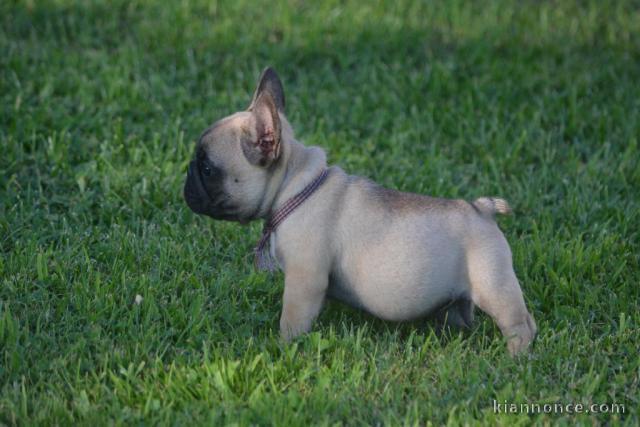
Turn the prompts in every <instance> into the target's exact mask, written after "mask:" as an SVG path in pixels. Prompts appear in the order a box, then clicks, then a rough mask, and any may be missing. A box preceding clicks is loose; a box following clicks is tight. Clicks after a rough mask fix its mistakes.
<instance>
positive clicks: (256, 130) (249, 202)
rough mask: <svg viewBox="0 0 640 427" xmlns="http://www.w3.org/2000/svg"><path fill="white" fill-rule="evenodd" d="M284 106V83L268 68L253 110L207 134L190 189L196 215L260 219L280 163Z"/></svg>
mask: <svg viewBox="0 0 640 427" xmlns="http://www.w3.org/2000/svg"><path fill="white" fill-rule="evenodd" d="M284 104H285V101H284V90H283V88H282V83H281V82H280V79H279V78H278V75H277V74H276V73H275V71H273V70H272V69H271V68H267V69H265V70H264V71H263V73H262V75H261V76H260V81H259V82H258V87H257V88H256V91H255V93H254V94H253V99H252V100H251V104H250V105H249V108H248V109H247V110H246V111H241V112H238V113H235V114H232V115H231V116H228V117H225V118H223V119H221V120H219V121H217V122H216V123H214V124H213V125H212V126H211V127H209V128H208V129H207V130H206V131H205V132H204V133H203V134H202V136H201V137H200V140H199V141H198V144H197V146H196V151H195V157H194V159H193V160H192V161H191V163H190V164H189V170H188V172H187V180H186V182H185V185H184V199H185V201H186V202H187V205H189V207H190V208H191V210H193V211H194V212H195V213H198V214H203V215H208V216H210V217H212V218H215V219H223V220H229V221H240V222H247V221H250V220H252V219H256V218H257V217H258V216H259V213H260V212H259V211H260V207H261V205H262V202H263V197H264V195H265V193H266V191H267V185H268V182H269V176H270V175H271V174H272V173H273V171H274V169H275V168H276V166H277V165H278V162H279V160H280V153H281V151H282V150H281V139H282V126H283V123H282V121H281V120H282V119H281V117H280V114H282V115H284Z"/></svg>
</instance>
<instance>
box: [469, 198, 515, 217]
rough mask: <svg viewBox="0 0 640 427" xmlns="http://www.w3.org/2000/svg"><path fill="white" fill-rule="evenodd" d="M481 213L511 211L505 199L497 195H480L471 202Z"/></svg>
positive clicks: (489, 213)
mask: <svg viewBox="0 0 640 427" xmlns="http://www.w3.org/2000/svg"><path fill="white" fill-rule="evenodd" d="M471 205H473V207H475V208H476V209H477V210H478V211H479V212H480V213H481V214H483V215H490V216H494V215H495V214H503V215H506V214H509V213H511V206H509V203H507V201H506V200H504V199H500V198H498V197H480V198H479V199H476V200H475V201H474V202H473V203H471Z"/></svg>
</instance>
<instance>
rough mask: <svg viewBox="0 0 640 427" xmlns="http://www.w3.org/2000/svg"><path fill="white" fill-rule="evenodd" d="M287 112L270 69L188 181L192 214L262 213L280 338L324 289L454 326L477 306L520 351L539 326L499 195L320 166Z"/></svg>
mask: <svg viewBox="0 0 640 427" xmlns="http://www.w3.org/2000/svg"><path fill="white" fill-rule="evenodd" d="M284 112H285V96H284V90H283V87H282V83H281V82H280V79H279V78H278V76H277V75H276V73H275V72H274V71H273V70H272V69H271V68H267V69H266V70H265V71H264V72H263V73H262V76H261V77H260V80H259V83H258V87H257V89H256V91H255V93H254V95H253V99H252V101H251V103H250V105H249V108H248V109H247V110H246V111H241V112H238V113H235V114H232V115H230V116H228V117H225V118H223V119H221V120H219V121H217V122H215V123H214V124H213V125H212V126H211V127H209V128H208V129H207V130H206V131H205V132H204V133H203V134H202V136H201V137H200V139H199V141H198V143H197V146H196V150H195V159H194V160H193V161H192V162H191V163H190V165H189V169H188V174H187V179H186V183H185V186H184V198H185V200H186V202H187V204H188V205H189V207H190V208H191V209H192V210H193V211H194V212H196V213H198V214H203V215H208V216H210V217H212V218H214V219H220V220H228V221H238V222H241V223H247V222H249V221H252V220H257V219H264V220H265V221H267V224H268V226H267V227H266V228H265V232H264V234H263V240H262V242H261V246H262V248H263V249H264V248H266V247H267V246H268V247H269V248H270V249H269V254H268V255H267V256H271V257H273V259H274V260H275V262H276V264H277V266H278V267H279V268H281V269H282V270H283V272H284V277H285V278H284V282H285V283H284V297H283V307H282V315H281V318H280V333H281V336H282V338H284V339H285V340H290V339H291V338H293V337H295V336H297V335H299V334H302V333H305V332H307V331H309V330H310V329H311V326H312V323H313V321H314V319H315V318H316V317H317V316H318V313H319V312H320V309H321V308H322V305H323V302H324V301H325V298H326V297H330V298H334V299H337V300H339V301H342V302H344V303H346V304H348V305H351V306H353V307H357V308H360V309H363V310H366V311H367V312H369V313H371V314H373V315H375V316H378V317H380V318H382V319H386V320H392V321H404V320H411V319H416V318H421V317H425V316H428V315H436V316H440V317H443V318H446V319H447V322H448V323H449V324H453V325H459V326H470V324H471V321H472V319H473V310H474V306H475V305H477V306H478V307H480V309H481V310H483V311H484V312H486V313H487V314H488V315H489V316H491V317H492V318H493V319H494V320H495V322H496V323H497V324H498V326H499V328H500V330H501V331H502V333H503V334H504V336H505V337H506V339H507V346H508V349H509V351H510V353H511V354H512V355H515V354H518V353H520V352H522V351H524V350H526V349H527V347H528V346H529V344H530V343H531V342H532V340H533V338H534V337H535V334H536V324H535V322H534V320H533V317H532V316H531V314H529V312H528V311H527V308H526V306H525V302H524V299H523V296H522V292H521V290H520V285H519V283H518V279H517V278H516V275H515V273H514V271H513V266H512V260H511V251H510V248H509V245H508V243H507V241H506V239H505V237H504V235H503V234H502V232H501V231H500V229H499V228H498V226H497V225H496V222H495V220H494V216H495V215H496V214H504V213H507V212H508V211H509V206H508V204H507V203H506V202H505V201H504V200H502V199H498V198H490V197H482V198H479V199H477V200H475V201H474V202H471V203H470V202H466V201H464V200H449V199H441V198H433V197H428V196H423V195H418V194H410V193H402V192H399V191H396V190H391V189H387V188H383V187H381V186H379V185H377V184H375V183H373V182H372V181H370V180H368V179H366V178H361V177H358V176H353V175H348V174H347V173H345V172H344V171H343V170H342V169H340V168H339V167H336V166H331V167H327V163H326V156H325V153H324V151H323V150H322V149H321V148H318V147H306V146H304V145H302V144H301V143H299V142H298V141H296V140H295V139H294V136H293V131H292V129H291V125H290V124H289V122H288V121H287V118H286V116H285V114H284ZM310 189H311V190H310ZM293 205H295V207H294V208H293V209H291V206H293ZM274 220H275V222H274ZM278 221H279V222H278ZM274 224H275V225H274ZM259 249H260V248H259ZM258 256H259V257H260V256H261V255H260V254H258Z"/></svg>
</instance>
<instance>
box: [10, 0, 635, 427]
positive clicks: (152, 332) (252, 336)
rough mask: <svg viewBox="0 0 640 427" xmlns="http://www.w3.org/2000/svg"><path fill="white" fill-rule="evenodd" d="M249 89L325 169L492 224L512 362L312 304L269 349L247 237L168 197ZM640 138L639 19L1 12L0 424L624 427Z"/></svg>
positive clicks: (293, 10)
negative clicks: (270, 76)
mask: <svg viewBox="0 0 640 427" xmlns="http://www.w3.org/2000/svg"><path fill="white" fill-rule="evenodd" d="M266 65H271V66H273V67H274V68H275V69H276V70H277V71H278V73H279V74H280V76H281V78H282V80H283V82H284V85H285V90H286V93H287V103H288V105H287V110H288V117H289V119H290V120H291V122H292V123H293V126H294V129H295V130H296V133H297V136H298V138H299V139H300V140H301V141H303V142H304V143H306V144H308V145H319V146H321V147H323V148H324V149H326V150H327V152H328V156H329V159H330V163H333V164H338V165H340V166H342V167H343V168H344V169H346V170H347V171H349V172H351V173H354V174H360V175H365V176H368V177H370V178H372V179H374V180H376V181H378V182H380V183H381V184H384V185H386V186H389V187H393V188H397V189H400V190H405V191H412V192H420V193H426V194H430V195H435V196H441V197H461V198H466V199H468V200H473V199H475V198H476V197H479V196H485V195H498V196H502V197H505V198H506V199H507V200H509V202H510V203H511V205H512V206H513V208H514V211H515V215H513V216H510V217H507V218H502V219H500V225H501V228H502V229H503V230H504V231H505V234H506V236H507V239H508V240H509V242H510V244H511V247H512V250H513V254H514V264H515V269H516V272H517V274H518V276H519V278H520V280H521V284H522V289H523V291H524V294H525V299H526V301H527V305H528V307H529V308H530V310H531V312H532V314H533V315H534V317H535V318H536V320H537V323H538V327H539V336H538V339H537V341H536V343H535V346H534V349H533V352H532V353H531V354H530V355H528V356H524V357H521V358H519V359H516V360H512V359H511V358H510V357H509V356H508V354H507V352H506V348H505V342H504V340H503V338H502V336H501V334H500V333H499V331H498V329H497V327H496V326H495V325H494V323H493V322H492V321H491V319H489V318H488V317H486V316H484V315H482V314H479V315H478V316H477V319H476V323H475V326H474V328H473V329H472V330H471V331H469V332H459V331H450V332H447V333H440V332H439V331H437V330H436V329H435V328H434V325H433V324H432V323H430V322H428V321H421V322H414V323H409V324H394V323H387V322H383V321H380V320H377V319H374V318H373V317H371V316H369V315H367V314H364V313H361V312H358V311H354V310H351V309H349V308H346V307H344V306H342V305H340V304H338V303H332V302H330V303H328V304H327V307H325V309H324V311H323V312H322V314H321V316H320V318H319V320H318V322H317V323H316V325H315V327H314V330H313V332H312V333H310V334H308V335H306V336H304V337H302V338H299V339H297V340H296V341H295V342H293V343H291V344H287V345H285V344H282V343H281V342H280V341H279V339H278V319H279V314H280V308H281V293H282V289H283V277H282V274H281V273H278V274H275V275H273V276H272V275H269V274H267V273H258V272H256V271H254V269H253V265H252V253H251V249H252V247H253V245H254V244H255V242H256V241H257V239H258V237H259V234H260V227H261V224H259V223H255V224H252V225H251V226H248V227H243V226H240V225H237V224H232V223H224V222H213V221H211V220H209V219H207V218H203V217H199V216H196V215H195V214H193V213H192V212H191V211H190V210H189V209H188V208H187V206H186V204H185V203H184V201H183V199H182V185H183V182H184V178H185V171H186V166H187V164H188V162H189V160H190V157H191V155H192V151H193V147H194V142H195V140H196V139H197V138H198V136H199V134H200V132H201V131H202V130H203V129H204V128H205V127H206V126H207V125H208V124H210V123H212V122H213V121H214V120H216V119H217V118H220V117H222V116H224V115H227V114H229V113H231V112H234V111H237V110H240V109H244V108H246V106H247V103H248V101H249V99H250V95H251V93H252V91H253V89H254V85H255V82H256V79H257V78H258V75H259V73H260V71H261V70H262V68H264V67H265V66H266ZM639 138H640V5H639V4H638V2H633V1H629V2H626V1H610V2H605V1H596V0H594V1H577V0H576V1H569V0H567V1H557V2H544V1H502V0H497V1H485V2H471V1H458V0H455V1H449V2H444V1H438V2H409V1H398V0H389V1H380V2H377V3H375V4H373V3H369V2H355V1H333V0H331V1H323V2H311V1H309V2H303V1H294V0H291V1H289V2H284V1H276V0H274V1H270V2H257V1H250V0H233V1H220V2H218V1H193V2H189V1H166V2H165V1H146V0H133V1H125V0H117V1H107V0H104V1H91V2H89V1H82V2H73V1H67V0H60V1H51V0H43V1H39V0H30V1H16V0H6V1H2V2H1V3H0V150H1V151H0V255H1V258H0V425H1V424H8V425H13V424H18V425H32V424H35V425H53V424H58V425H72V424H73V425H78V424H80V425H104V424H136V425H138V424H145V425H156V424H172V425H181V424H191V425H211V424H232V423H233V424H235V423H237V424H240V425H246V424H278V425H315V424H324V425H328V424H335V423H337V424H383V425H398V424H411V425H413V424H421V425H422V424H427V423H430V422H433V424H434V425H440V424H443V423H449V424H452V425H457V424H460V423H470V424H474V423H476V422H478V423H492V424H495V423H498V424H503V425H513V424H516V425H517V424H520V425H522V424H529V423H530V422H536V423H540V424H546V423H555V422H564V423H567V424H571V423H574V422H579V423H582V424H588V425H591V424H593V423H601V422H602V423H613V424H618V423H621V424H628V425H637V423H639V422H640V414H639V413H640V401H639V400H640V398H639V396H640V391H639V386H640V361H639V360H640V359H639V356H638V349H639V347H640V332H639V328H640V267H639V264H640V255H639V251H640V235H639V232H640V196H639V194H640V190H639V188H640V161H639V159H640V149H639V147H638V140H639ZM137 295H140V296H141V297H142V301H141V303H140V304H136V303H135V302H134V301H135V299H136V296H137ZM494 399H495V400H496V401H497V403H500V404H504V403H505V402H506V403H515V404H518V405H519V404H520V403H527V402H529V403H534V404H539V405H543V404H545V403H550V404H555V403H561V404H563V405H567V404H583V405H585V408H588V406H589V405H590V404H592V403H596V404H608V405H612V404H617V405H623V406H624V413H616V414H612V413H611V412H615V411H619V412H621V411H620V407H618V409H617V410H616V408H613V409H609V413H606V414H603V413H600V414H594V413H588V414H585V413H583V414H569V413H567V412H566V410H565V411H563V412H562V413H560V412H559V411H556V413H547V414H545V413H539V414H533V415H531V414H529V415H527V414H526V413H525V414H504V413H496V412H495V411H494ZM610 408H611V407H610ZM604 409H607V408H604ZM604 409H603V410H604ZM501 412H504V409H503V410H502V411H501Z"/></svg>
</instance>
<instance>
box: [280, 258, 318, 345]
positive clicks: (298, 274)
mask: <svg viewBox="0 0 640 427" xmlns="http://www.w3.org/2000/svg"><path fill="white" fill-rule="evenodd" d="M328 284H329V277H328V273H327V272H326V271H317V269H313V268H309V267H303V268H300V267H294V268H287V269H285V273H284V297H283V304H282V316H281V317H280V336H281V337H282V339H283V340H285V341H289V340H291V339H292V338H295V337H297V336H298V335H300V334H304V333H306V332H309V330H311V325H312V324H313V321H314V320H315V319H316V317H318V314H319V313H320V309H321V308H322V304H323V303H324V299H325V295H326V293H327V287H328Z"/></svg>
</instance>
